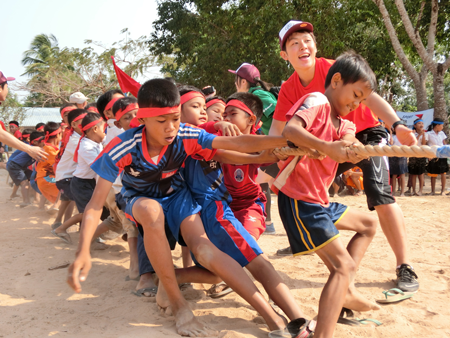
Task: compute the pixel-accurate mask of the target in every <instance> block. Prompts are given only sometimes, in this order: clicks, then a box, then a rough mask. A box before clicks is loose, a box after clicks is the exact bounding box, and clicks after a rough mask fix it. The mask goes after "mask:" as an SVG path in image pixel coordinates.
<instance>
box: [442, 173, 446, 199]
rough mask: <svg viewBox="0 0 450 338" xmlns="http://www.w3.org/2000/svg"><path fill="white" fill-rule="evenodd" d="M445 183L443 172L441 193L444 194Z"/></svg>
mask: <svg viewBox="0 0 450 338" xmlns="http://www.w3.org/2000/svg"><path fill="white" fill-rule="evenodd" d="M445 183H446V177H445V173H442V174H441V195H443V194H444V192H445Z"/></svg>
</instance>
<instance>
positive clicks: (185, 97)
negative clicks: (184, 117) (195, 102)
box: [180, 91, 205, 105]
mask: <svg viewBox="0 0 450 338" xmlns="http://www.w3.org/2000/svg"><path fill="white" fill-rule="evenodd" d="M196 97H202V98H205V96H204V95H203V94H202V93H199V92H196V91H192V92H188V93H186V94H184V95H181V97H180V104H181V105H183V104H185V103H186V102H188V101H190V100H192V99H195V98H196Z"/></svg>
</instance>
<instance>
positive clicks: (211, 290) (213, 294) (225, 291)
mask: <svg viewBox="0 0 450 338" xmlns="http://www.w3.org/2000/svg"><path fill="white" fill-rule="evenodd" d="M219 285H223V286H225V288H224V289H223V290H222V291H220V292H214V290H215V288H216V287H217V286H219ZM233 291H234V290H233V289H232V288H230V287H229V286H228V285H227V284H225V282H220V283H218V284H214V285H213V286H211V287H210V288H209V290H208V291H207V292H206V294H207V295H208V296H209V297H211V298H222V297H225V296H226V295H228V294H229V293H232V292H233Z"/></svg>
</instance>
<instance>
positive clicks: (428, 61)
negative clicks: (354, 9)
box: [372, 0, 450, 132]
mask: <svg viewBox="0 0 450 338" xmlns="http://www.w3.org/2000/svg"><path fill="white" fill-rule="evenodd" d="M372 1H373V2H374V3H375V4H376V5H377V6H378V8H379V10H380V13H381V16H382V18H383V21H384V24H385V26H386V29H387V31H388V34H389V37H390V40H391V43H392V46H393V48H394V50H395V52H396V54H397V56H398V58H399V60H400V62H401V63H402V65H403V67H404V68H405V70H406V72H407V73H408V75H409V76H410V77H411V79H412V81H413V83H414V88H415V90H416V94H417V108H418V109H419V110H423V109H426V108H428V101H427V93H426V88H425V81H426V74H427V71H430V72H431V74H432V75H433V95H434V114H435V116H437V117H440V118H442V119H443V120H444V121H445V125H444V130H446V131H447V132H448V113H447V108H446V99H445V92H444V88H445V85H444V77H445V73H446V71H447V70H448V68H449V67H450V56H449V55H448V47H449V44H450V39H449V29H450V28H449V27H448V22H449V19H450V6H449V5H448V4H443V2H441V3H442V4H443V6H442V7H443V8H442V11H441V15H439V7H440V4H439V1H438V0H432V1H431V4H429V3H428V4H427V3H426V2H425V1H423V2H421V3H420V9H419V11H417V13H418V14H417V20H416V22H417V23H416V27H414V26H413V24H412V22H411V19H410V15H409V14H408V11H407V8H406V7H405V4H404V2H403V1H402V0H395V5H396V7H397V10H398V13H399V15H400V18H401V22H402V24H403V28H404V29H405V31H406V33H407V35H408V37H409V40H410V42H411V43H412V44H413V46H414V48H415V50H416V52H417V55H418V57H419V58H420V60H421V62H422V64H421V65H420V70H418V69H419V68H418V67H414V66H413V64H412V63H411V61H410V59H409V58H408V55H407V53H405V51H404V49H403V47H402V43H401V41H400V40H399V38H398V30H396V29H395V27H394V25H393V24H392V20H391V12H390V11H388V10H387V8H386V5H385V3H384V1H383V0H372ZM426 10H428V12H429V17H430V19H429V23H428V22H426V23H425V22H424V20H422V18H423V14H424V13H425V11H426ZM410 12H412V11H410ZM419 27H427V28H428V34H427V39H426V41H427V47H425V45H424V42H423V41H422V38H421V34H420V29H419ZM437 38H439V40H440V41H439V42H440V43H441V44H442V45H444V46H446V47H447V48H445V52H444V53H439V54H438V53H436V49H435V45H436V39H437Z"/></svg>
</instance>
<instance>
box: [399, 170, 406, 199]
mask: <svg viewBox="0 0 450 338" xmlns="http://www.w3.org/2000/svg"><path fill="white" fill-rule="evenodd" d="M405 182H406V180H405V174H401V175H400V189H401V190H400V196H405Z"/></svg>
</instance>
